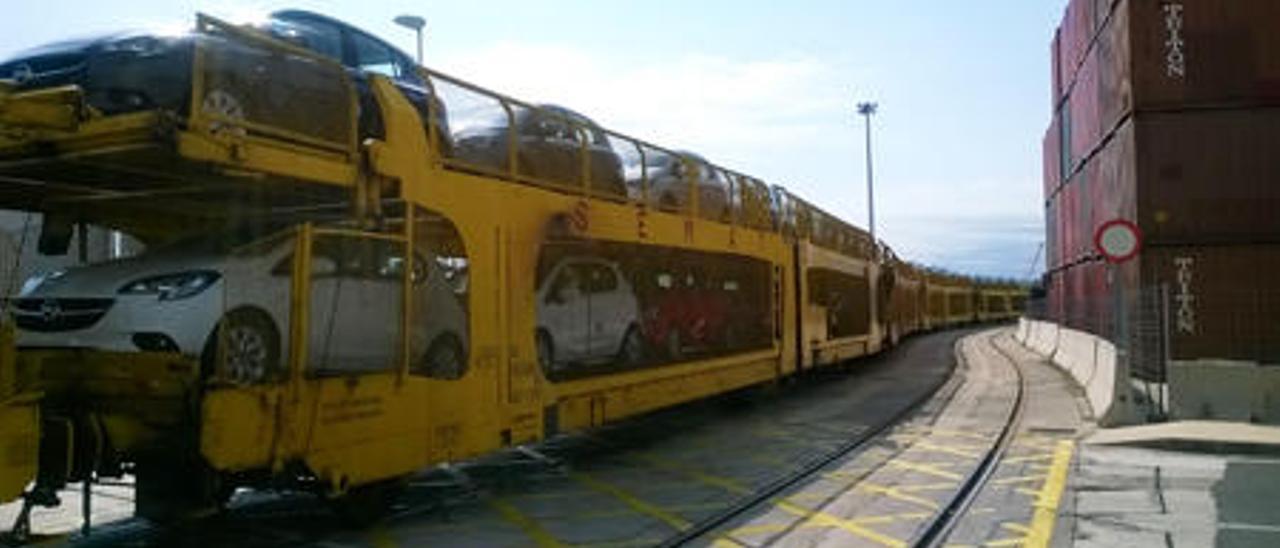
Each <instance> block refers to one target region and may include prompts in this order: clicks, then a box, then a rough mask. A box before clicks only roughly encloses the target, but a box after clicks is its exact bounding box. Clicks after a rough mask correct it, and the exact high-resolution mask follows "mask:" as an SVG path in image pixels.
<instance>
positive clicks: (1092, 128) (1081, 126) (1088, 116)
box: [1068, 55, 1102, 171]
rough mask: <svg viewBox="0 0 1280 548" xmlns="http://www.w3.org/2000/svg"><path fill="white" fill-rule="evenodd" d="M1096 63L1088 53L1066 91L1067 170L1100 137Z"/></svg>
mask: <svg viewBox="0 0 1280 548" xmlns="http://www.w3.org/2000/svg"><path fill="white" fill-rule="evenodd" d="M1098 80H1099V77H1098V62H1097V56H1096V55H1090V56H1089V57H1088V59H1087V60H1085V62H1084V65H1083V66H1081V67H1080V72H1079V73H1078V74H1077V76H1076V82H1075V84H1074V85H1072V87H1071V91H1070V92H1068V101H1069V102H1070V103H1071V109H1070V110H1071V142H1070V145H1071V159H1072V163H1071V164H1070V167H1071V169H1072V170H1073V171H1074V170H1078V169H1079V167H1080V164H1081V163H1082V162H1083V161H1084V160H1085V159H1086V158H1088V156H1089V155H1090V153H1092V152H1093V150H1094V149H1095V148H1096V147H1097V146H1098V144H1099V142H1100V141H1101V140H1102V124H1101V120H1102V119H1101V113H1100V112H1099V110H1098V90H1099V83H1098Z"/></svg>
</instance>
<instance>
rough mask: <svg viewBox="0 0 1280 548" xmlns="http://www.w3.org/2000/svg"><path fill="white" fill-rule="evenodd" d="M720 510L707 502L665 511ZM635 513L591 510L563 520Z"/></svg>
mask: <svg viewBox="0 0 1280 548" xmlns="http://www.w3.org/2000/svg"><path fill="white" fill-rule="evenodd" d="M721 508H724V504H723V503H714V502H708V503H703V504H680V505H674V506H668V507H667V510H668V511H671V512H703V511H707V510H719V509H721ZM635 513H636V511H635V510H634V509H632V508H630V507H628V508H625V509H622V508H618V509H613V510H591V511H587V512H579V513H576V514H569V515H567V516H565V517H564V519H602V518H616V517H619V516H630V515H635Z"/></svg>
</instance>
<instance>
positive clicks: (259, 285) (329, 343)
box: [10, 231, 467, 383]
mask: <svg viewBox="0 0 1280 548" xmlns="http://www.w3.org/2000/svg"><path fill="white" fill-rule="evenodd" d="M261 234H262V232H256V233H255V232H253V231H239V232H227V233H221V234H215V235H202V236H198V237H194V238H188V239H184V240H181V241H178V242H174V243H172V244H169V245H165V246H161V247H159V248H156V249H154V250H151V251H148V252H146V253H143V254H141V255H138V256H136V257H132V258H128V259H119V260H113V261H108V262H103V263H98V264H92V265H86V266H81V267H75V268H70V269H67V270H64V271H60V272H56V273H53V274H51V275H47V276H42V277H37V278H33V279H32V280H29V281H28V283H27V284H25V285H24V288H23V291H22V293H21V294H20V296H19V297H18V298H16V299H14V300H13V301H12V302H11V305H10V313H11V314H12V316H13V318H14V321H15V324H16V325H17V328H18V345H19V347H22V348H91V349H99V350H108V351H118V352H137V351H148V352H173V353H180V354H183V355H186V356H191V357H198V358H200V359H201V360H202V362H203V363H204V364H205V367H206V369H205V371H206V374H208V373H211V372H212V371H213V369H214V368H215V367H216V365H215V364H222V365H221V367H223V368H224V371H223V375H224V376H225V377H226V378H229V379H230V380H233V381H236V382H242V383H255V382H264V381H268V380H271V379H274V378H277V377H278V376H279V375H280V374H281V373H282V372H283V370H284V364H286V363H288V356H287V351H286V348H287V344H284V343H285V341H286V340H287V337H288V333H289V323H290V316H289V292H290V289H291V285H292V284H291V279H292V261H293V250H294V241H295V238H294V235H293V234H294V233H293V232H292V231H288V232H280V233H275V234H272V235H269V236H266V237H261ZM312 250H313V251H312V280H311V301H310V310H311V312H310V321H309V324H310V326H309V332H310V336H309V337H308V341H309V342H308V366H309V367H310V368H311V370H313V371H316V372H319V373H339V372H341V373H347V372H353V373H358V372H363V371H379V370H385V369H389V368H392V367H393V366H394V364H395V363H396V359H397V356H398V355H399V349H398V347H399V341H400V330H401V329H400V325H401V324H400V321H401V316H400V311H401V308H402V306H403V305H402V303H403V299H402V295H403V285H404V284H403V273H404V270H403V269H404V263H405V261H404V258H403V249H402V248H400V247H399V246H397V245H395V244H392V243H390V242H383V241H380V240H366V239H359V240H357V239H355V238H336V237H335V238H332V239H324V238H321V239H317V240H316V241H315V244H314V245H313V247H312ZM413 268H414V272H413V274H412V279H413V286H414V288H413V292H414V298H413V302H414V303H415V305H414V306H415V313H414V314H413V316H412V317H413V318H414V320H413V322H412V324H411V326H410V327H411V334H410V335H411V336H410V348H411V352H412V356H413V357H414V361H413V362H411V363H412V366H413V368H414V369H415V371H421V372H423V373H424V374H429V375H432V376H438V377H444V378H456V377H459V376H461V375H462V374H463V373H464V372H465V369H466V354H467V352H466V349H467V335H466V333H467V330H466V321H467V314H466V310H465V305H464V303H463V302H462V299H461V298H460V296H459V295H458V294H456V292H455V291H454V289H453V285H452V284H451V283H450V282H449V281H448V280H447V279H446V276H445V275H444V273H443V271H442V270H441V268H440V266H439V265H438V264H437V261H435V260H424V259H423V258H422V257H418V258H417V260H416V261H415V264H414V267H413Z"/></svg>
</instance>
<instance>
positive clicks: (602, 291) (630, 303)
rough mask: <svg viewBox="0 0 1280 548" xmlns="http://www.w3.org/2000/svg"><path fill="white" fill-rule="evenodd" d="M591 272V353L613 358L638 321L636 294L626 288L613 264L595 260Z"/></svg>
mask: <svg viewBox="0 0 1280 548" xmlns="http://www.w3.org/2000/svg"><path fill="white" fill-rule="evenodd" d="M590 271H591V279H590V283H589V284H588V287H589V290H588V291H589V295H588V297H589V298H588V306H589V307H590V311H589V312H588V314H587V316H588V317H589V318H590V319H591V355H592V357H593V358H610V357H613V356H616V355H617V353H618V350H619V348H621V346H622V340H623V338H624V337H625V336H626V332H627V329H628V328H629V327H630V326H631V323H632V321H634V320H635V318H634V316H635V308H636V305H635V296H634V295H632V294H631V292H630V291H629V290H627V289H626V288H625V286H624V284H623V283H622V280H621V279H620V277H619V275H618V272H617V270H616V269H615V268H614V267H613V266H612V265H609V264H606V263H593V264H592V265H591V266H590Z"/></svg>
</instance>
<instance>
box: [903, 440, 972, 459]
mask: <svg viewBox="0 0 1280 548" xmlns="http://www.w3.org/2000/svg"><path fill="white" fill-rule="evenodd" d="M911 448H912V449H917V448H919V449H923V450H925V451H932V452H934V453H948V454H951V455H959V456H961V457H969V458H978V453H975V452H973V451H971V450H968V448H963V449H961V448H957V447H949V446H945V445H938V444H936V443H930V442H927V441H922V442H918V443H916V444H915V445H912V446H911Z"/></svg>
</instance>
